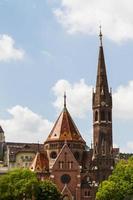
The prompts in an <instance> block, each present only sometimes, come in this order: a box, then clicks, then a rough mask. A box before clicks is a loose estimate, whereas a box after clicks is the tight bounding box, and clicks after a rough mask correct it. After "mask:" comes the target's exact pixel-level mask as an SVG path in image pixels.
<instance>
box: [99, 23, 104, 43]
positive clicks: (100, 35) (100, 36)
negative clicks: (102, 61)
mask: <svg viewBox="0 0 133 200" xmlns="http://www.w3.org/2000/svg"><path fill="white" fill-rule="evenodd" d="M99 28H100V33H99V38H100V46H102V37H103V35H102V26H101V25H100V26H99Z"/></svg>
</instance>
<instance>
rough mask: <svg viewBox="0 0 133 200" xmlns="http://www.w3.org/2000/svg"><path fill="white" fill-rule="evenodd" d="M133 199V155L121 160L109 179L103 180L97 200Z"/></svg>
mask: <svg viewBox="0 0 133 200" xmlns="http://www.w3.org/2000/svg"><path fill="white" fill-rule="evenodd" d="M131 199H133V157H132V158H129V159H128V160H121V161H120V162H119V163H118V164H117V165H116V168H115V169H114V171H113V173H112V175H111V176H110V177H109V179H108V180H107V181H103V182H102V183H101V184H100V186H99V189H98V192H97V194H96V200H131Z"/></svg>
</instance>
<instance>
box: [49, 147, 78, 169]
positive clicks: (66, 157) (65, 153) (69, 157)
mask: <svg viewBox="0 0 133 200" xmlns="http://www.w3.org/2000/svg"><path fill="white" fill-rule="evenodd" d="M59 161H63V162H64V164H65V165H64V167H65V170H68V171H69V170H70V171H71V169H68V165H66V163H67V162H68V161H72V162H73V170H80V165H79V163H78V162H77V160H76V159H75V157H74V155H73V153H72V152H71V150H70V148H69V147H68V145H67V143H65V144H64V145H63V147H62V149H61V151H60V152H59V154H58V156H57V158H56V160H55V162H54V164H53V167H52V169H53V170H60V169H59V164H58V162H59Z"/></svg>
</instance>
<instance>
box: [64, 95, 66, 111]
mask: <svg viewBox="0 0 133 200" xmlns="http://www.w3.org/2000/svg"><path fill="white" fill-rule="evenodd" d="M64 108H66V92H64Z"/></svg>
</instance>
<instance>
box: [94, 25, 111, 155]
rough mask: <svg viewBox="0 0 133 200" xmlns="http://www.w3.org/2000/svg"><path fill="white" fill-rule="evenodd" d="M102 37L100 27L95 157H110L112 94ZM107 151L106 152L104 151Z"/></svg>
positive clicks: (95, 116)
mask: <svg viewBox="0 0 133 200" xmlns="http://www.w3.org/2000/svg"><path fill="white" fill-rule="evenodd" d="M102 37H103V35H102V31H101V26H100V33H99V38H100V47H99V57H98V69H97V78H96V88H95V91H94V92H93V145H94V156H96V155H103V154H106V155H110V149H111V148H112V94H111V92H110V91H109V89H108V80H107V73H106V65H105V59H104V51H103V44H102ZM103 144H104V149H103ZM105 149H106V152H105V151H104V150H105Z"/></svg>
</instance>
